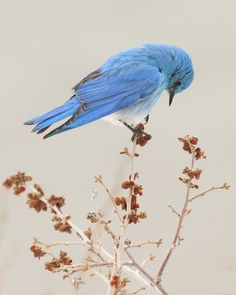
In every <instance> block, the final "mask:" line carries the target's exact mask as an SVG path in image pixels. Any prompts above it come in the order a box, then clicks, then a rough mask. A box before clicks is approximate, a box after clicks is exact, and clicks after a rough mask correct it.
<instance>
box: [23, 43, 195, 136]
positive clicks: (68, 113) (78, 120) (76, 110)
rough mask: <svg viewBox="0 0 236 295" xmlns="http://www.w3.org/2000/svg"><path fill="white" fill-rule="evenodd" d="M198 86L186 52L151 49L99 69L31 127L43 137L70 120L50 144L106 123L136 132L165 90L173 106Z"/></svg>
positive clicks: (127, 53) (124, 55)
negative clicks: (62, 136)
mask: <svg viewBox="0 0 236 295" xmlns="http://www.w3.org/2000/svg"><path fill="white" fill-rule="evenodd" d="M192 81H193V67H192V62H191V59H190V57H189V55H188V54H187V53H186V52H185V51H184V50H183V49H181V48H178V47H175V46H170V45H162V44H145V45H143V46H142V47H139V48H134V49H129V50H126V51H122V52H120V53H118V54H115V55H113V56H112V57H110V58H109V59H108V60H107V61H106V62H105V63H104V64H103V65H102V66H101V67H100V68H99V69H97V70H96V71H94V72H92V73H90V74H89V75H88V76H86V77H85V78H84V79H82V80H81V81H80V82H79V83H78V84H77V85H75V86H74V87H73V91H74V94H73V96H72V97H71V98H70V99H69V100H68V101H66V102H65V104H63V105H62V106H59V107H57V108H55V109H53V110H51V111H49V112H47V113H45V114H43V115H40V116H37V117H35V118H33V119H31V120H29V121H27V122H25V124H26V125H34V124H35V125H36V126H35V127H34V128H33V130H32V132H36V133H42V132H44V131H45V130H47V129H48V128H49V127H50V126H51V125H52V124H54V123H56V122H58V121H61V120H63V119H66V118H68V117H69V118H68V119H67V120H66V121H65V122H64V123H63V124H62V125H60V126H59V127H57V128H55V129H54V130H52V131H51V132H49V133H48V134H46V135H45V136H44V138H48V137H50V136H52V135H56V134H58V133H61V132H64V131H67V130H70V129H73V128H76V127H80V126H82V125H84V124H87V123H90V122H92V121H95V120H98V119H100V118H105V119H108V120H112V121H113V122H119V123H123V124H124V125H126V126H127V127H129V128H130V129H131V130H133V131H134V126H136V125H137V124H138V123H140V122H142V121H143V120H144V119H146V120H148V117H149V113H150V111H151V109H152V108H153V106H154V105H155V103H156V102H157V100H158V98H159V97H160V95H161V94H162V92H163V91H164V90H167V91H168V92H169V105H171V103H172V101H173V97H174V95H175V94H176V93H179V92H181V91H183V90H184V89H186V88H187V87H188V86H189V85H190V84H191V83H192Z"/></svg>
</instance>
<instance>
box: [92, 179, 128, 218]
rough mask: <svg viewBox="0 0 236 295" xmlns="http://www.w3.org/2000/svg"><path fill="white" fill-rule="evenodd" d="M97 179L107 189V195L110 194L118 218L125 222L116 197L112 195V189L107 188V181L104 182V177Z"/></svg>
mask: <svg viewBox="0 0 236 295" xmlns="http://www.w3.org/2000/svg"><path fill="white" fill-rule="evenodd" d="M96 180H97V181H98V182H99V183H100V184H101V185H102V187H103V188H104V189H105V191H106V192H107V195H108V196H109V198H110V200H111V202H112V204H113V206H114V211H115V213H116V214H117V216H118V218H119V221H120V222H121V223H122V222H123V219H122V216H121V215H120V211H119V209H118V207H117V205H116V203H115V201H114V197H113V196H112V194H111V192H110V190H109V189H108V188H107V186H106V185H105V183H104V182H103V180H102V178H99V179H98V178H96Z"/></svg>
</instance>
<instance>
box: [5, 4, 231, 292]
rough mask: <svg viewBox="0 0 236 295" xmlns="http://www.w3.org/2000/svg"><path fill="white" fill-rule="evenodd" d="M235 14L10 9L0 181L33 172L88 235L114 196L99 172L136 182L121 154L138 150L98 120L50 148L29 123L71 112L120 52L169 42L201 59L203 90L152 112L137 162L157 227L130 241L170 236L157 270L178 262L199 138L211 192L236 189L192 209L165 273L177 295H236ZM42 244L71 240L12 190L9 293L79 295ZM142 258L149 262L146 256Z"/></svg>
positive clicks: (95, 287) (220, 10) (182, 8)
mask: <svg viewBox="0 0 236 295" xmlns="http://www.w3.org/2000/svg"><path fill="white" fill-rule="evenodd" d="M235 10H236V2H235V1H233V0H231V1H230V0H225V1H216V0H214V1H211V0H208V1H203V0H199V1H193V0H191V1H190V0H179V1H170V0H145V1H142V0H126V1H124V0H120V1H115V0H100V1H92V0H87V1H81V0H69V1H60V0H59V1H58V0H47V1H45V0H40V1H36V0H21V1H16V0H15V1H14V0H8V1H4V0H0V24H1V25H0V35H1V49H0V52H1V54H0V64H1V67H0V80H1V94H0V95H1V99H0V121H1V122H0V134H1V145H0V149H1V153H0V163H1V166H0V167H1V169H0V180H1V181H3V180H4V179H5V178H6V177H7V176H9V175H11V174H14V173H15V172H16V171H18V170H22V171H25V172H26V173H27V174H30V175H32V176H33V178H34V180H35V181H36V182H38V183H40V184H41V185H42V186H43V188H44V189H45V191H46V192H47V193H48V194H52V193H55V194H57V195H64V196H65V197H66V200H67V206H66V212H69V213H71V215H72V216H73V220H74V222H75V223H76V224H78V225H79V226H80V227H82V228H87V227H88V223H87V221H86V213H87V212H88V211H92V210H94V209H96V208H99V206H101V204H103V202H104V199H105V198H106V195H105V194H104V193H102V191H101V192H100V193H99V195H98V196H97V198H96V202H92V201H91V194H92V191H93V190H94V189H95V188H97V187H96V185H95V184H94V181H93V177H94V175H98V174H102V175H103V178H104V180H105V182H106V183H107V184H108V185H109V186H110V187H113V186H114V185H115V184H118V185H119V183H120V182H121V181H123V180H124V179H125V178H126V177H127V175H128V174H129V163H128V162H125V161H124V160H123V158H122V157H121V156H120V155H119V152H120V150H121V149H122V148H123V147H124V146H130V145H131V143H130V132H129V131H128V130H127V129H124V128H119V127H113V126H112V125H109V124H108V123H107V122H104V121H97V122H95V123H92V124H90V125H87V126H84V127H82V128H80V129H75V130H72V131H70V132H66V133H63V134H62V135H59V136H56V137H52V138H50V139H49V140H46V141H43V140H42V138H41V137H40V136H36V135H34V134H31V132H30V131H31V129H30V127H27V126H24V125H23V122H24V121H26V120H27V119H29V118H31V117H33V116H35V115H38V114H41V113H44V112H45V111H48V110H49V109H51V108H54V107H55V106H57V105H60V104H62V103H63V102H64V101H65V100H67V99H68V98H69V97H70V96H71V94H72V91H71V90H70V89H71V88H72V87H73V86H74V85H75V84H76V83H77V82H78V81H79V80H80V79H82V78H83V77H84V76H85V75H87V74H88V73H90V72H91V71H93V70H95V69H97V68H98V67H99V66H100V65H101V64H102V63H103V62H104V61H105V60H106V58H107V57H109V56H110V55H112V54H114V53H116V52H119V51H120V50H124V49H128V48H131V47H137V46H139V45H140V44H142V43H148V42H150V43H169V44H175V45H177V46H180V47H182V48H184V49H185V50H186V51H187V52H188V53H189V54H190V55H191V57H192V60H193V64H194V68H195V80H194V83H193V84H192V86H191V87H190V88H189V89H188V90H187V91H185V92H184V93H182V94H180V95H177V96H176V97H175V100H174V103H173V105H172V107H171V108H169V107H168V95H167V93H165V94H164V95H162V97H161V98H160V100H159V102H158V104H157V105H156V107H155V109H154V110H153V112H152V114H151V117H150V122H149V124H148V126H147V131H148V132H150V133H151V134H152V136H153V139H152V141H151V142H150V143H149V144H148V145H147V146H146V147H145V148H144V149H143V150H142V151H141V156H140V157H139V158H138V159H137V161H136V163H135V167H136V170H138V171H139V172H140V182H141V183H142V184H143V186H144V196H143V197H142V199H141V200H140V202H141V206H142V209H143V210H144V209H146V211H147V213H148V216H149V218H148V219H147V220H146V221H144V222H142V223H141V224H140V225H138V226H137V227H135V230H134V228H131V231H130V233H129V237H130V238H131V239H132V240H134V241H137V240H146V239H159V238H160V237H162V238H163V240H164V245H163V246H162V248H161V249H160V250H157V249H153V250H152V251H151V252H152V254H153V255H155V256H157V263H158V262H160V260H161V257H162V255H163V254H165V253H166V250H167V247H168V245H169V243H170V241H171V237H172V236H173V232H174V230H175V226H176V222H177V220H176V217H175V216H174V215H173V214H171V212H170V210H169V208H168V207H167V206H168V205H169V204H171V205H172V206H174V207H175V208H177V209H179V208H181V204H182V202H183V198H184V193H185V188H184V186H183V185H182V184H181V183H179V181H178V179H177V178H178V177H179V176H180V173H181V171H182V168H184V167H185V166H186V165H188V163H189V162H188V161H189V158H188V155H187V154H186V153H184V152H182V150H181V146H180V143H179V142H178V141H177V137H179V136H185V135H187V134H191V135H194V136H197V137H199V139H200V145H201V146H202V147H203V148H204V149H205V150H206V154H207V160H206V161H201V162H198V163H197V166H198V168H202V169H203V175H202V180H201V183H200V189H201V190H204V189H206V188H208V187H209V186H211V185H214V184H217V185H218V184H223V183H224V182H225V181H227V182H228V183H230V184H231V185H232V188H231V190H230V191H229V192H226V191H218V192H214V193H212V194H211V195H208V196H207V197H206V198H202V199H200V200H198V201H196V202H195V203H193V204H192V209H193V210H192V214H191V215H190V216H189V217H188V218H187V220H186V222H185V226H184V231H183V236H184V238H185V240H184V242H183V243H182V245H181V247H179V248H178V249H177V250H176V252H175V253H174V256H173V258H172V260H171V262H170V264H169V266H168V268H167V270H166V273H165V276H164V281H163V284H164V286H165V287H166V289H167V290H168V291H169V294H173V295H180V294H181V295H183V294H184V295H185V294H186V295H187V294H191V295H199V294H200V295H233V294H236V255H235V253H236V231H235V228H236V198H235V187H234V183H235V159H236V157H235V144H236V138H235V135H236V134H235V127H236V126H235V107H236V96H235V83H236V82H235V68H236V58H235V52H236V40H235V36H236V20H235ZM34 236H37V237H38V238H39V239H41V240H42V241H44V242H48V243H50V242H53V241H61V240H70V238H71V237H70V236H68V235H63V234H61V233H55V232H54V231H53V229H52V226H51V222H50V217H49V216H48V215H47V214H44V213H42V214H36V213H35V212H34V211H33V210H29V209H28V208H27V206H26V205H25V201H24V200H23V199H22V198H20V197H19V198H17V197H11V196H10V195H9V194H7V193H6V192H5V191H1V195H0V294H1V295H18V294H27V295H28V294H34V295H54V294H57V295H64V294H73V289H72V287H71V285H70V283H69V282H68V281H63V280H62V279H61V277H60V275H53V274H51V273H49V272H48V271H45V270H44V266H43V262H38V261H37V260H36V259H33V256H32V253H31V252H30V251H29V247H30V245H31V243H32V237H34ZM136 255H137V256H136V257H137V258H138V260H142V259H143V258H145V257H144V253H143V252H142V251H136ZM154 265H155V264H153V266H152V268H151V269H152V270H153V269H154V268H155V267H154ZM91 282H92V283H91ZM94 291H95V292H96V293H97V294H105V289H104V286H102V284H100V283H99V282H97V281H96V280H95V281H90V283H89V284H88V285H86V286H84V287H82V289H81V291H80V292H79V294H83V295H85V294H86V295H87V294H93V292H94ZM149 293H150V292H146V293H145V292H143V294H149Z"/></svg>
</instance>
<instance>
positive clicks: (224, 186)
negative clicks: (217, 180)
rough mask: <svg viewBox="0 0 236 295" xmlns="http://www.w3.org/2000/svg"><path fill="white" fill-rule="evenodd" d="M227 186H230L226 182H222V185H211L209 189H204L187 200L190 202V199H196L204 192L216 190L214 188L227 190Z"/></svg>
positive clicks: (204, 193)
mask: <svg viewBox="0 0 236 295" xmlns="http://www.w3.org/2000/svg"><path fill="white" fill-rule="evenodd" d="M229 188H230V186H229V185H228V184H227V183H224V184H223V185H219V186H215V185H213V186H212V187H210V188H209V189H207V190H205V191H204V192H202V193H200V194H198V195H196V196H193V197H190V198H189V200H188V201H189V202H192V201H194V200H196V199H198V198H200V197H203V196H205V195H206V194H208V193H209V192H211V191H216V190H221V189H226V190H228V189H229Z"/></svg>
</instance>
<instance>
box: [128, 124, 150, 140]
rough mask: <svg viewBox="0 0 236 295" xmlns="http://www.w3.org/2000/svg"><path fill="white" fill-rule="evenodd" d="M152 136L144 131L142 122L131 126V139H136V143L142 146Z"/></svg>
mask: <svg viewBox="0 0 236 295" xmlns="http://www.w3.org/2000/svg"><path fill="white" fill-rule="evenodd" d="M151 138H152V136H151V135H150V134H148V133H146V132H145V131H144V125H143V124H142V123H140V124H138V125H137V126H136V127H135V128H133V135H132V137H131V140H132V141H133V142H134V141H136V144H137V145H140V146H144V145H145V144H146V143H147V142H148V141H149V140H150V139H151Z"/></svg>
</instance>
